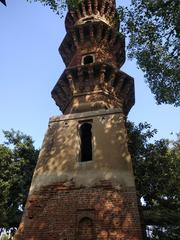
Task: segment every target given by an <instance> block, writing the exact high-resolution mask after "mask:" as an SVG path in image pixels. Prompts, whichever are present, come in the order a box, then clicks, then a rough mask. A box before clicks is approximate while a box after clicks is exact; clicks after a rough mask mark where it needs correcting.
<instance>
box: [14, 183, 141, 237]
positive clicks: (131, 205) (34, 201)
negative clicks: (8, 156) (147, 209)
mask: <svg viewBox="0 0 180 240" xmlns="http://www.w3.org/2000/svg"><path fill="white" fill-rule="evenodd" d="M15 239H16V240H21V239H23V240H53V239H57V240H140V239H142V238H141V229H140V220H139V214H138V208H137V199H136V193H135V189H134V188H129V189H124V190H116V189H113V188H112V187H111V186H107V185H106V186H101V187H100V186H96V187H94V188H78V189H77V188H75V187H73V186H71V187H68V188H67V187H65V186H63V184H61V185H51V186H48V187H45V188H43V189H42V190H41V191H39V192H36V193H34V194H33V195H31V196H29V198H28V201H27V204H26V210H25V214H24V217H23V221H22V223H21V225H20V227H19V230H18V234H17V235H16V238H15Z"/></svg>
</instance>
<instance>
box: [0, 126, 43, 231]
mask: <svg viewBox="0 0 180 240" xmlns="http://www.w3.org/2000/svg"><path fill="white" fill-rule="evenodd" d="M4 135H5V139H6V142H5V143H4V144H0V169H1V171H0V199H1V201H0V228H6V229H9V228H15V227H18V225H19V222H20V219H21V215H22V211H23V208H24V205H25V201H26V198H27V194H28V190H29V186H30V183H31V179H32V174H33V170H34V167H35V164H36V161H37V157H38V153H39V150H37V149H35V147H34V146H33V140H32V138H31V137H30V136H27V135H25V134H23V133H21V132H19V131H17V132H15V131H14V130H11V131H4Z"/></svg>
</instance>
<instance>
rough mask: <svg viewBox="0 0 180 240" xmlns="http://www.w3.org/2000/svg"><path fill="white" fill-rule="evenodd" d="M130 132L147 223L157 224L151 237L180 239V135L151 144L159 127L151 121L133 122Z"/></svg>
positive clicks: (130, 149) (131, 151)
mask: <svg viewBox="0 0 180 240" xmlns="http://www.w3.org/2000/svg"><path fill="white" fill-rule="evenodd" d="M128 132H129V151H130V153H131V156H132V159H133V165H134V172H135V177H136V187H137V190H138V191H139V198H143V200H144V204H143V206H142V208H143V214H144V221H145V225H146V226H153V228H152V229H151V232H152V237H151V238H150V239H162V240H166V239H167V240H171V239H172V240H175V239H180V238H179V232H180V177H179V172H180V136H179V135H178V138H177V140H176V141H173V142H170V141H168V140H167V139H161V140H159V141H155V143H150V142H149V140H150V139H151V138H152V137H153V136H154V134H155V133H156V130H151V127H150V125H149V124H147V123H145V124H139V125H138V126H135V125H134V124H133V123H130V122H129V123H128Z"/></svg>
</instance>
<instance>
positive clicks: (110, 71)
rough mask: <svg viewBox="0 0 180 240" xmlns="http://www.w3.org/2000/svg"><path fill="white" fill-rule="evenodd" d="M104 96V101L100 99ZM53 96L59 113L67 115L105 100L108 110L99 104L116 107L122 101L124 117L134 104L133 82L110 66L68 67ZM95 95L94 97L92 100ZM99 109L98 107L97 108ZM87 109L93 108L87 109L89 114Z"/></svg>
mask: <svg viewBox="0 0 180 240" xmlns="http://www.w3.org/2000/svg"><path fill="white" fill-rule="evenodd" d="M102 93H103V95H104V97H103V98H101V97H100V95H102ZM51 94H52V98H53V99H54V100H55V102H56V104H57V105H58V106H59V108H60V110H61V111H62V112H63V113H65V114H67V113H70V112H71V113H72V112H79V111H78V108H80V106H81V105H82V104H84V103H92V102H97V101H103V102H104V103H107V105H106V107H102V105H100V106H99V109H101V108H117V107H118V105H117V104H118V102H120V103H121V105H122V106H123V110H124V114H125V115H127V114H128V112H129V111H130V109H131V107H132V106H133V105H134V79H133V78H132V77H130V76H129V75H127V74H126V73H124V72H122V71H118V70H117V68H114V67H113V66H111V65H109V64H105V63H98V64H97V63H95V64H88V65H81V66H78V67H73V68H67V69H66V70H65V71H64V73H63V74H62V76H61V77H60V79H59V80H58V82H57V84H56V85H55V87H54V89H53V90H52V93H51ZM92 94H93V98H91V97H89V96H90V95H92ZM82 95H84V97H82ZM109 101H110V103H111V104H110V103H109ZM113 102H114V103H113ZM114 104H116V105H114ZM70 105H72V106H71V108H69V106H70ZM73 105H74V106H73ZM75 105H76V106H75ZM73 107H74V109H73V110H72V108H73ZM67 109H68V111H67ZM97 109H98V107H96V110H97ZM88 110H89V111H91V110H92V109H91V108H90V109H86V111H88Z"/></svg>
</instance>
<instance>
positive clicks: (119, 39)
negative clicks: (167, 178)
mask: <svg viewBox="0 0 180 240" xmlns="http://www.w3.org/2000/svg"><path fill="white" fill-rule="evenodd" d="M118 27H119V22H118V20H117V18H116V10H115V1H114V0H83V1H80V3H79V5H78V8H76V9H74V10H72V9H71V10H69V12H68V14H67V17H66V28H67V35H66V37H65V39H64V41H63V43H62V44H61V46H60V49H59V51H60V53H61V55H62V57H63V60H64V62H65V64H66V65H67V68H66V70H65V71H64V72H63V74H62V76H61V77H60V79H59V80H58V82H57V84H56V85H55V87H54V89H53V90H52V97H53V98H54V100H55V102H56V104H57V105H58V106H59V108H60V110H61V111H62V112H63V113H64V115H62V116H60V117H52V118H51V119H50V121H49V127H48V130H47V133H46V135H45V138H44V142H43V146H42V148H41V151H40V155H39V158H38V162H37V166H36V168H35V171H34V175H33V179H32V183H31V187H30V191H29V196H28V200H27V203H26V207H25V211H24V215H23V218H22V221H21V224H20V226H19V229H18V231H17V233H16V236H15V240H53V239H54V240H141V239H142V236H141V224H140V217H139V213H138V203H137V196H136V189H135V182H134V174H133V169H132V162H131V157H130V154H129V152H128V146H127V133H126V127H125V119H126V116H127V114H128V112H129V110H130V109H131V107H132V106H133V104H134V79H133V78H131V77H130V76H129V75H127V74H126V73H124V72H122V71H119V67H121V66H122V64H123V63H124V61H125V49H124V48H125V42H124V37H123V36H122V34H120V33H118ZM87 153H88V154H87Z"/></svg>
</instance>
